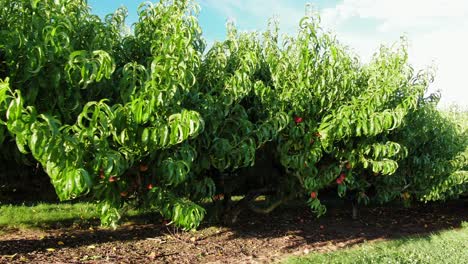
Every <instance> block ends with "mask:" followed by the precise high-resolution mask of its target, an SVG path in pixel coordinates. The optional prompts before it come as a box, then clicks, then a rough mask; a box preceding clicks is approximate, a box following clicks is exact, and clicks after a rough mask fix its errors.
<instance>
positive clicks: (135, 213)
mask: <svg viewBox="0 0 468 264" xmlns="http://www.w3.org/2000/svg"><path fill="white" fill-rule="evenodd" d="M121 220H122V222H121V223H125V222H127V221H129V222H141V223H149V222H154V221H158V220H161V217H160V215H159V214H158V213H157V212H153V211H150V210H134V209H129V210H127V211H126V212H125V213H123V215H122V219H121ZM99 225H100V220H99V212H98V210H97V206H96V204H93V203H85V202H82V203H57V204H51V203H39V204H33V205H0V232H1V231H2V230H6V229H48V228H61V227H71V226H73V227H89V226H99Z"/></svg>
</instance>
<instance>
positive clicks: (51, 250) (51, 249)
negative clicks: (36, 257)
mask: <svg viewBox="0 0 468 264" xmlns="http://www.w3.org/2000/svg"><path fill="white" fill-rule="evenodd" d="M46 250H47V251H49V252H53V251H55V248H48V249H46Z"/></svg>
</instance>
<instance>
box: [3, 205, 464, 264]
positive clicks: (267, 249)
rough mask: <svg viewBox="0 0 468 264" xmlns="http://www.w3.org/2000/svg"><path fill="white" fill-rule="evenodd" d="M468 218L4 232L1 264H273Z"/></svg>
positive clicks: (413, 213) (454, 211)
mask: <svg viewBox="0 0 468 264" xmlns="http://www.w3.org/2000/svg"><path fill="white" fill-rule="evenodd" d="M463 221H468V210H467V208H466V202H463V201H456V202H450V203H446V204H430V205H422V206H418V207H413V208H401V207H395V206H394V207H369V208H362V209H361V210H360V219H359V220H352V219H351V217H350V214H349V210H347V209H346V210H345V209H344V208H340V207H336V208H331V209H330V210H329V212H328V213H327V215H326V216H324V217H322V218H319V219H317V218H316V217H315V216H314V215H312V213H311V212H310V210H309V209H307V208H305V207H294V208H287V209H281V208H280V209H279V210H277V211H275V212H273V213H272V214H270V215H257V214H251V213H247V212H246V213H245V214H243V215H241V216H240V219H239V221H238V223H237V224H236V225H234V226H231V227H229V228H228V227H221V226H213V225H209V223H207V224H206V226H202V227H201V228H200V229H199V230H198V231H196V232H182V231H180V230H177V229H175V228H173V227H171V226H165V225H163V224H161V223H158V224H154V223H152V224H147V223H143V222H133V223H126V224H124V225H122V226H121V227H119V228H118V229H117V230H109V229H101V228H97V227H91V228H88V227H83V228H81V229H79V228H78V229H77V228H71V227H68V228H59V229H52V230H41V231H38V230H27V231H24V230H23V231H21V230H6V231H5V230H3V233H2V234H1V235H0V262H1V263H271V262H276V261H279V260H281V259H284V258H285V257H287V256H291V255H301V254H306V253H308V252H313V251H316V252H327V251H333V250H337V249H340V248H344V247H350V246H353V245H356V244H360V243H363V242H365V241H377V240H384V239H389V238H397V237H401V236H407V235H424V234H427V233H432V232H438V231H443V230H447V229H453V228H458V227H460V225H461V222H463Z"/></svg>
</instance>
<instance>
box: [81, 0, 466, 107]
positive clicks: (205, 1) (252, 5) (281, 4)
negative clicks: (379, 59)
mask: <svg viewBox="0 0 468 264" xmlns="http://www.w3.org/2000/svg"><path fill="white" fill-rule="evenodd" d="M141 2H142V1H139V0H88V3H89V5H90V6H91V7H92V12H93V13H95V14H98V15H99V16H101V17H102V16H104V15H105V14H108V13H111V12H113V11H114V10H115V9H116V8H118V7H119V6H122V5H123V6H126V7H127V8H128V10H129V16H128V23H129V24H131V23H133V22H135V21H136V20H137V12H136V10H137V8H138V5H139V4H140V3H141ZM198 3H199V4H200V6H201V13H200V16H199V22H200V24H201V27H202V29H203V34H204V37H205V39H206V40H207V41H208V43H211V42H213V41H215V40H223V39H224V38H225V32H226V31H225V23H226V20H227V19H230V20H233V21H235V23H236V25H237V26H238V28H239V29H240V30H247V31H252V30H262V29H264V28H265V27H266V24H267V20H268V19H269V18H271V17H273V16H275V17H277V18H278V20H279V22H280V28H281V31H282V32H283V33H288V34H294V32H295V30H296V28H297V24H298V22H299V20H300V18H301V17H302V15H303V14H304V12H305V5H306V3H311V4H312V5H313V7H314V9H315V10H317V11H318V12H319V13H320V15H321V19H322V25H323V27H324V28H326V29H327V30H330V31H332V32H334V33H335V34H336V35H337V38H338V39H339V40H340V41H341V42H342V43H344V44H346V45H348V46H349V47H350V49H351V50H353V51H354V52H355V53H356V54H358V55H359V56H360V57H361V58H362V60H363V61H368V60H370V58H371V57H372V54H373V53H374V52H375V51H377V50H378V47H379V45H380V44H392V43H394V42H396V41H398V39H399V37H400V36H401V35H403V34H405V35H406V36H407V37H408V39H409V44H410V46H409V52H410V62H411V63H412V64H413V65H414V67H415V68H416V69H421V68H424V67H427V66H431V65H434V66H435V67H436V68H437V76H436V80H435V82H434V84H432V85H431V91H435V90H441V91H442V96H443V97H442V104H443V105H444V106H447V105H449V104H452V103H456V104H458V105H461V106H462V107H464V108H468V81H466V80H465V78H464V77H465V76H466V75H468V1H467V0H450V1H446V0H309V1H307V0H198Z"/></svg>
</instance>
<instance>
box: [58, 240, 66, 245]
mask: <svg viewBox="0 0 468 264" xmlns="http://www.w3.org/2000/svg"><path fill="white" fill-rule="evenodd" d="M57 245H59V246H63V245H65V243H63V241H59V242H57Z"/></svg>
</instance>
